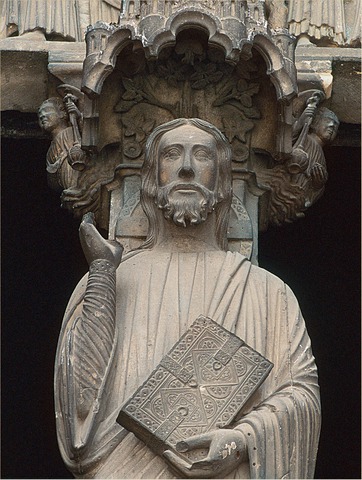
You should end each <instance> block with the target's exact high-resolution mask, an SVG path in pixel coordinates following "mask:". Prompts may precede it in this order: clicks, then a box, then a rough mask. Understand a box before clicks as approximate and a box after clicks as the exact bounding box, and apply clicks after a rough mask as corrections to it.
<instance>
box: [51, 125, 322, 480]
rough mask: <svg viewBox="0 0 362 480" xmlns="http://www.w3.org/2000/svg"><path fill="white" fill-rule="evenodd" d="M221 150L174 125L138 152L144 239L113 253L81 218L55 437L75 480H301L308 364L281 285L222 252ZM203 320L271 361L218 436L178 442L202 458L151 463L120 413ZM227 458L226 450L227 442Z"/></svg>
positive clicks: (310, 393)
mask: <svg viewBox="0 0 362 480" xmlns="http://www.w3.org/2000/svg"><path fill="white" fill-rule="evenodd" d="M231 199H232V189H231V149H230V145H229V143H228V141H227V140H226V139H225V137H224V136H223V135H222V134H221V132H220V131H219V130H218V129H216V128H215V127H214V126H213V125H211V124H209V123H207V122H205V121H202V120H199V119H177V120H173V121H171V122H169V123H166V124H164V125H161V126H159V127H157V128H156V129H155V130H154V131H153V132H152V134H151V135H150V137H149V139H148V142H147V145H146V159H145V162H144V166H143V170H142V186H141V201H142V206H143V208H144V211H145V213H146V215H147V217H148V220H149V232H148V237H147V239H146V241H145V243H144V244H143V245H142V246H141V248H139V249H138V250H135V251H131V252H130V253H128V254H127V255H124V256H123V258H122V247H121V246H120V245H119V244H118V243H116V242H112V241H108V240H105V239H104V238H103V237H102V236H101V235H100V234H99V233H98V231H97V230H96V227H95V225H94V224H93V216H92V214H86V215H85V217H84V219H83V221H82V223H81V226H80V239H81V243H82V246H83V250H84V253H85V255H86V258H87V260H88V262H89V273H88V275H86V276H85V277H84V278H83V279H82V280H81V281H80V283H79V285H78V286H77V287H76V289H75V292H74V294H73V296H72V298H71V300H70V303H69V305H68V308H67V311H66V314H65V318H64V322H63V327H62V331H61V334H60V339H59V346H58V352H57V359H56V372H55V396H56V418H57V430H58V439H59V445H60V450H61V454H62V456H63V459H64V461H65V462H66V465H67V466H68V468H69V469H70V470H71V471H72V472H73V474H74V476H75V477H78V478H148V479H150V478H311V477H312V476H313V472H314V466H315V460H316V454H317V445H318V438H319V431H320V401H319V387H318V383H317V369H316V365H315V362H314V358H313V355H312V351H311V344H310V339H309V337H308V334H307V331H306V327H305V324H304V320H303V318H302V315H301V312H300V309H299V306H298V303H297V300H296V299H295V297H294V295H293V293H292V291H291V290H290V288H289V287H288V286H287V285H285V284H284V283H283V281H282V280H280V279H278V278H277V277H275V276H274V275H272V274H271V273H269V272H267V271H265V270H263V269H262V268H259V267H257V266H255V265H252V264H251V263H250V262H249V261H248V260H247V259H246V258H245V257H243V256H242V255H240V254H239V253H235V252H234V253H232V252H230V251H228V250H227V237H226V235H227V226H228V217H229V210H230V205H231ZM200 314H201V315H205V316H208V317H210V318H212V319H213V320H214V321H216V322H217V323H219V324H220V325H222V326H223V327H224V328H226V329H228V330H229V331H230V332H232V333H234V334H236V335H237V336H238V337H240V338H241V339H243V340H244V341H245V342H246V343H247V344H248V345H250V346H251V347H252V348H254V349H255V350H257V351H258V352H259V353H261V354H262V355H263V356H265V357H266V358H267V359H269V360H270V361H271V362H273V364H274V368H273V370H272V372H271V374H270V375H269V376H268V378H267V379H266V380H265V382H264V383H263V384H262V385H261V387H259V389H258V390H257V391H256V392H255V393H254V395H253V396H252V397H251V398H250V400H249V401H248V403H247V404H246V405H245V408H244V409H243V411H242V415H241V417H239V419H238V420H237V421H235V422H234V423H233V424H231V425H230V426H229V427H228V428H219V429H217V430H213V431H211V432H209V433H206V434H202V435H198V436H194V437H191V438H189V439H186V441H185V442H182V446H181V447H182V451H184V452H185V451H188V452H190V451H192V450H194V449H197V448H200V447H202V448H205V449H206V450H207V452H208V453H207V456H206V458H204V459H203V460H201V461H200V460H199V461H195V462H192V461H190V462H186V461H184V460H182V459H180V457H179V456H177V455H176V454H175V453H174V452H171V451H170V450H167V451H165V452H164V453H163V454H162V455H156V454H155V453H153V451H152V450H151V449H150V448H149V446H147V445H146V444H145V443H143V442H142V441H141V440H139V439H138V438H137V437H136V436H135V435H134V434H133V433H132V432H130V431H127V430H126V429H124V428H123V427H121V426H120V425H119V424H118V423H117V422H116V419H117V416H118V414H119V411H120V409H121V407H122V405H123V404H124V403H125V402H126V401H127V400H128V399H129V398H130V397H131V396H132V395H133V394H134V392H135V391H136V390H137V388H138V387H139V386H140V385H141V384H142V383H143V382H144V381H145V380H146V379H147V377H148V376H149V374H150V373H151V372H152V371H153V370H154V369H155V367H156V366H157V365H158V364H159V362H160V360H161V359H162V357H163V356H164V355H165V354H166V353H167V352H168V351H169V350H170V349H171V348H172V347H173V345H174V344H175V343H176V342H177V341H178V340H179V338H180V336H181V335H182V334H183V333H184V332H185V331H186V330H187V328H188V327H189V325H190V324H191V323H192V322H193V321H194V320H195V319H196V318H197V317H198V316H199V315H200ZM228 445H229V446H231V445H232V448H229V449H227V451H228V455H226V456H225V455H222V454H221V452H222V451H225V448H226V446H228Z"/></svg>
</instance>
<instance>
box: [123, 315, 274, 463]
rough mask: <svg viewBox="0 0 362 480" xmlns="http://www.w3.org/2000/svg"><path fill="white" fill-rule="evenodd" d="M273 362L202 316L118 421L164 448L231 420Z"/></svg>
mask: <svg viewBox="0 0 362 480" xmlns="http://www.w3.org/2000/svg"><path fill="white" fill-rule="evenodd" d="M272 368H273V364H272V363H271V362H269V361H268V360H267V359H265V358H264V357H263V356H262V355H260V354H259V353H258V352H256V351H255V350H253V349H252V348H251V347H249V346H248V345H246V343H245V342H243V340H241V339H240V338H239V337H237V336H236V335H234V334H232V333H230V332H229V331H228V330H226V329H225V328H223V327H221V326H220V325H218V324H217V323H216V322H214V321H213V320H211V319H210V318H207V317H204V316H199V317H198V318H197V319H196V320H195V322H194V323H193V324H192V325H191V327H190V328H189V329H188V330H187V331H186V332H185V333H184V335H183V336H182V337H181V338H180V340H179V341H178V342H177V343H176V344H175V345H174V347H173V348H172V349H171V350H170V351H169V353H168V354H167V355H165V357H164V358H163V359H162V360H161V362H160V364H159V366H158V367H157V368H156V369H155V370H154V371H153V372H152V374H151V375H150V376H149V378H148V379H147V380H146V381H145V382H144V384H143V385H142V386H141V387H140V388H139V389H138V390H137V391H136V392H135V394H134V395H133V396H132V397H131V398H130V399H129V400H128V401H127V402H126V403H125V405H124V406H123V408H122V410H121V412H120V414H119V416H118V418H117V422H118V423H120V424H121V425H122V426H124V427H125V428H126V429H127V430H129V431H131V432H133V433H134V434H135V435H136V436H137V437H138V438H140V439H141V440H143V441H144V442H145V443H146V444H147V445H149V447H150V448H151V449H152V450H154V451H155V452H156V453H158V454H162V453H163V452H164V451H165V450H166V449H170V450H173V451H176V448H175V445H176V444H177V443H178V442H179V441H181V440H184V439H186V438H188V437H191V436H193V435H198V434H201V433H204V432H207V431H210V430H214V429H216V428H222V427H226V426H227V425H229V424H230V423H231V422H232V421H233V420H234V419H235V418H237V416H238V413H239V412H240V409H241V408H242V407H243V406H244V405H245V403H246V401H247V400H248V399H249V398H250V396H251V395H252V394H253V393H254V392H255V390H256V389H257V388H258V387H259V386H260V385H261V384H262V382H263V381H264V380H265V378H266V377H267V376H268V374H269V372H270V370H271V369H272Z"/></svg>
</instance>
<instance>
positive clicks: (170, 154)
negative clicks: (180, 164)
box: [162, 147, 181, 161]
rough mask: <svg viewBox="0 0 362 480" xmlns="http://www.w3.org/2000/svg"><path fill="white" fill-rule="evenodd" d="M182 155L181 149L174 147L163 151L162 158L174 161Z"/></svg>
mask: <svg viewBox="0 0 362 480" xmlns="http://www.w3.org/2000/svg"><path fill="white" fill-rule="evenodd" d="M180 155H181V151H180V149H179V148H176V147H172V148H169V149H168V150H166V151H164V152H163V154H162V158H164V159H165V160H171V161H174V160H177V159H179V158H180Z"/></svg>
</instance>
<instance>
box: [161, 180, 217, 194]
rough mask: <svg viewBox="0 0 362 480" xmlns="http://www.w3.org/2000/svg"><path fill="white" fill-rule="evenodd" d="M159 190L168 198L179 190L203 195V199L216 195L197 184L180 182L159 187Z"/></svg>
mask: <svg viewBox="0 0 362 480" xmlns="http://www.w3.org/2000/svg"><path fill="white" fill-rule="evenodd" d="M158 190H159V192H160V194H161V196H168V195H170V194H172V193H173V192H177V191H178V190H192V191H195V192H199V193H201V195H202V196H203V197H208V196H209V195H213V194H214V191H212V190H209V189H208V188H206V187H204V186H203V185H200V184H199V183H196V182H187V183H180V182H179V181H175V182H171V183H170V184H168V185H166V186H164V187H159V188H158Z"/></svg>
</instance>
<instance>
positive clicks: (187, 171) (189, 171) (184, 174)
mask: <svg viewBox="0 0 362 480" xmlns="http://www.w3.org/2000/svg"><path fill="white" fill-rule="evenodd" d="M178 176H179V177H180V178H183V179H186V180H191V179H193V178H194V177H195V172H194V169H193V168H192V166H191V165H183V166H182V167H181V168H180V170H179V171H178Z"/></svg>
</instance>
